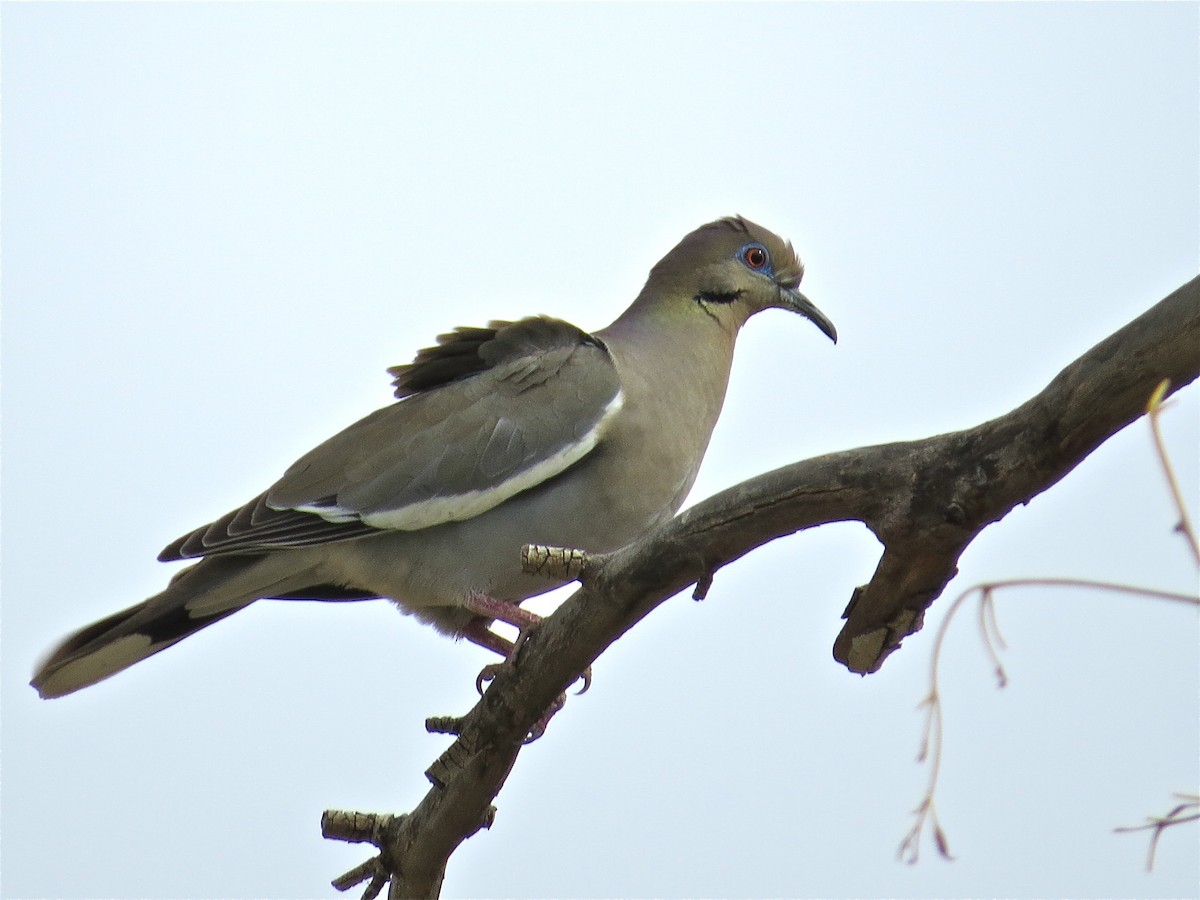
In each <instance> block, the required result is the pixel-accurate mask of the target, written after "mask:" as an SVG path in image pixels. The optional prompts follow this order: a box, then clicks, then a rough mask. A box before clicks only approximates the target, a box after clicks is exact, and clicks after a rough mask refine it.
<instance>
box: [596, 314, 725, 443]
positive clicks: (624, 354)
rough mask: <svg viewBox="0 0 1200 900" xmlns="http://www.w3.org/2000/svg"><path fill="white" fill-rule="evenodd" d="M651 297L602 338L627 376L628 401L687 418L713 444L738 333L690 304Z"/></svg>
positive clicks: (604, 331) (702, 438)
mask: <svg viewBox="0 0 1200 900" xmlns="http://www.w3.org/2000/svg"><path fill="white" fill-rule="evenodd" d="M646 299H647V298H645V297H639V298H638V301H637V302H635V303H634V304H633V305H632V306H631V307H630V308H629V309H627V310H626V311H625V312H624V313H622V314H621V316H620V317H619V318H617V320H616V321H615V322H613V323H612V324H611V325H609V326H608V327H607V328H604V329H602V330H600V331H598V332H596V336H597V337H598V338H600V339H601V340H603V341H604V342H605V343H606V344H607V345H608V347H609V350H610V352H611V353H612V355H613V358H614V360H615V361H616V364H617V367H618V369H619V370H621V372H622V381H623V383H624V387H625V390H626V394H627V396H626V400H627V402H628V401H634V402H636V403H637V404H638V405H639V406H642V407H643V408H645V409H650V408H654V409H656V410H657V411H659V412H658V413H656V414H659V413H660V414H661V415H663V416H664V417H665V418H667V419H671V420H680V419H684V420H687V421H688V422H689V429H694V430H695V434H696V436H697V438H698V439H700V441H701V443H702V444H704V445H707V443H708V436H709V435H710V434H711V432H712V428H713V426H714V425H715V424H716V421H717V417H718V416H719V415H720V413H721V405H722V403H724V400H725V389H726V387H727V386H728V384H729V371H730V367H731V366H732V363H733V345H734V339H735V337H736V332H737V329H736V328H732V329H730V328H728V327H727V325H726V324H725V323H723V322H720V321H718V320H717V319H716V318H714V317H713V316H711V315H709V314H708V313H706V312H705V311H704V310H703V309H701V308H700V307H699V306H698V305H696V304H692V303H690V302H683V303H680V302H672V303H656V302H652V301H651V302H645V301H646Z"/></svg>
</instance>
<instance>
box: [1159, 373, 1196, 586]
mask: <svg viewBox="0 0 1200 900" xmlns="http://www.w3.org/2000/svg"><path fill="white" fill-rule="evenodd" d="M1170 387H1171V380H1170V379H1169V378H1164V379H1163V380H1162V381H1161V382H1159V384H1158V387H1157V388H1155V389H1154V393H1153V394H1151V395H1150V402H1149V403H1147V404H1146V415H1147V417H1148V418H1149V419H1150V433H1151V434H1152V435H1153V437H1154V449H1155V450H1157V451H1158V461H1159V464H1160V465H1161V466H1162V470H1163V475H1165V476H1166V479H1167V487H1168V488H1169V489H1170V491H1171V499H1172V500H1174V501H1175V508H1176V509H1177V510H1178V511H1179V522H1178V524H1177V525H1176V526H1175V529H1176V530H1177V531H1179V532H1180V533H1181V534H1182V535H1183V536H1184V538H1186V539H1187V542H1188V547H1189V548H1190V549H1191V551H1192V556H1193V557H1195V560H1196V563H1197V565H1200V539H1197V537H1196V529H1195V527H1194V526H1193V525H1192V520H1191V518H1190V517H1189V516H1188V511H1187V505H1186V504H1185V503H1184V502H1183V491H1181V490H1180V489H1179V479H1178V478H1176V477H1175V467H1174V466H1172V465H1171V457H1170V456H1169V455H1168V454H1167V447H1166V444H1164V443H1163V436H1162V431H1161V429H1160V428H1159V423H1158V417H1159V413H1160V412H1161V411H1162V410H1163V409H1164V406H1163V402H1162V401H1163V397H1164V396H1165V395H1166V393H1167V390H1168V389H1169V388H1170Z"/></svg>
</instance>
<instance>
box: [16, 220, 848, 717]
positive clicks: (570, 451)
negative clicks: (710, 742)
mask: <svg viewBox="0 0 1200 900" xmlns="http://www.w3.org/2000/svg"><path fill="white" fill-rule="evenodd" d="M803 271H804V269H803V266H802V265H801V263H800V261H799V260H798V259H797V258H796V254H795V253H794V252H793V250H792V247H791V245H790V244H788V243H786V242H785V241H783V240H782V239H781V238H779V237H777V236H776V235H774V234H772V233H771V232H770V231H767V230H766V229H765V228H762V227H760V226H758V225H755V224H754V223H752V222H748V221H746V220H745V219H742V218H727V219H721V220H719V221H717V222H713V223H710V224H708V225H705V226H703V227H702V228H699V229H697V230H696V231H693V232H692V233H691V234H689V235H688V236H687V237H685V238H684V239H683V240H682V241H681V242H680V243H679V245H678V246H676V247H675V248H674V249H673V250H672V251H671V252H670V253H668V254H667V255H666V256H665V257H664V258H663V259H662V260H661V261H660V262H659V263H658V264H657V265H656V266H655V267H654V268H653V269H652V270H651V271H650V277H649V279H648V280H647V282H646V286H645V287H644V288H643V289H642V291H641V293H640V294H638V296H637V299H635V300H634V301H633V304H632V305H631V306H630V307H629V308H628V309H627V310H625V312H623V313H622V314H621V315H620V316H619V317H618V318H617V320H616V321H615V322H613V323H612V324H611V325H609V326H608V327H607V328H604V329H602V330H600V331H597V332H596V333H595V334H588V333H587V332H585V331H582V330H580V329H579V328H576V327H575V326H573V325H569V324H567V323H566V322H563V321H560V320H558V319H552V318H547V317H544V316H539V317H534V318H528V319H522V320H520V321H518V322H492V323H491V324H490V325H489V326H488V327H487V328H459V329H457V330H456V331H454V332H453V333H451V334H447V335H442V336H441V337H440V338H439V339H438V345H437V346H436V347H430V348H428V349H425V350H422V351H420V352H419V353H418V354H417V357H416V360H415V361H414V362H412V363H411V364H409V365H406V366H398V367H396V368H394V369H391V370H390V373H391V374H392V375H393V376H395V382H394V386H395V395H396V397H397V398H399V400H398V402H395V403H393V404H391V405H390V406H387V407H385V408H383V409H381V410H378V411H377V412H375V413H372V414H371V415H369V416H367V417H366V418H365V419H362V420H361V421H359V422H356V423H355V424H353V425H351V426H350V427H349V428H347V429H346V430H345V431H343V432H341V433H340V434H337V435H335V436H334V437H332V438H330V439H329V440H327V441H325V443H323V444H321V445H320V446H319V447H317V448H316V449H315V450H312V451H311V452H310V453H308V454H306V455H305V456H303V457H301V458H300V459H299V460H298V461H297V462H296V463H295V464H293V465H292V466H291V468H289V469H288V470H287V471H286V472H285V473H284V475H283V477H282V478H281V479H280V480H279V481H277V482H276V483H275V484H274V485H272V486H271V487H270V488H269V489H268V490H267V491H266V492H265V493H263V494H260V495H259V496H258V497H256V498H254V499H253V500H251V501H250V502H249V503H247V504H246V505H245V506H242V507H240V508H238V509H236V510H234V511H233V512H231V513H229V514H228V515H226V516H224V517H222V518H220V519H218V520H217V521H216V522H213V523H212V524H211V525H207V526H205V527H203V528H199V529H197V530H196V531H193V532H192V533H191V534H188V535H186V536H184V537H182V538H180V539H179V540H177V541H175V542H174V543H172V544H171V545H170V546H168V547H167V548H166V549H165V550H163V552H162V553H161V554H159V559H160V560H164V561H171V560H183V559H194V558H198V557H199V558H200V561H199V562H198V563H196V564H194V565H192V566H191V567H189V568H187V569H184V570H183V571H181V572H180V573H179V574H177V575H176V576H175V577H174V578H173V579H172V580H171V583H170V584H169V585H168V586H167V588H166V590H164V591H163V592H162V593H160V594H158V595H156V596H154V597H151V598H150V599H149V600H146V601H145V602H143V603H139V604H137V605H136V606H132V607H130V608H129V609H126V610H124V611H123V612H119V613H116V614H114V615H111V616H109V617H108V618H106V619H102V620H101V621H99V622H96V623H94V624H92V625H89V626H87V627H86V628H84V629H82V630H81V631H79V632H76V633H75V634H73V635H71V636H70V637H68V638H67V639H66V640H65V641H63V642H62V644H61V645H59V646H58V647H57V648H56V649H55V650H54V651H53V652H52V653H51V654H50V656H49V657H48V658H47V659H46V661H45V662H44V663H43V664H42V665H41V666H40V667H39V668H38V670H37V672H36V674H35V675H34V678H33V682H32V684H33V686H34V687H35V688H37V690H38V692H39V693H40V694H41V695H42V696H43V697H59V696H62V695H64V694H69V693H71V692H72V691H77V690H79V689H80V688H83V687H87V686H88V685H91V684H95V683H96V682H97V681H100V680H101V679H104V678H107V677H108V676H110V675H113V674H115V673H116V672H119V671H121V670H122V669H124V668H126V667H128V666H131V665H133V664H134V663H136V662H139V661H141V660H143V659H145V658H146V657H148V656H150V655H152V654H154V653H157V652H158V651H160V650H163V649H166V648H167V647H170V646H171V645H172V644H174V643H176V642H177V641H180V640H183V639H184V638H185V637H187V636H188V635H191V634H194V633H195V632H197V631H199V630H200V629H202V628H204V627H206V626H208V625H211V624H212V623H214V622H216V621H218V620H220V619H223V618H225V616H228V615H230V614H231V613H235V612H237V611H238V610H239V609H243V608H244V607H246V606H248V605H250V604H251V603H253V602H254V601H255V600H258V599H262V598H282V599H297V600H300V599H311V600H357V599H367V598H376V597H385V598H388V599H391V600H393V601H394V602H395V603H396V604H397V605H398V606H399V607H400V608H401V609H402V610H403V611H405V612H409V613H412V614H413V615H415V616H416V617H417V618H418V619H421V620H422V621H425V622H428V623H429V624H431V625H433V626H434V627H435V628H437V629H438V630H440V631H442V632H445V633H448V634H453V635H463V636H466V637H468V638H470V639H471V640H473V641H475V642H476V643H479V644H482V645H483V646H486V647H490V648H491V649H493V650H496V651H498V652H501V653H505V652H507V651H508V650H510V649H511V644H510V643H509V642H508V641H506V640H504V639H503V638H500V637H499V636H497V635H495V634H494V633H493V632H491V631H490V630H488V627H487V626H488V625H490V624H491V622H492V621H494V620H497V619H499V620H502V621H507V622H510V623H512V624H515V625H518V626H519V627H525V626H527V625H528V624H529V623H530V622H532V621H534V620H535V619H536V617H535V616H533V614H531V613H528V612H525V611H524V610H521V609H520V607H519V606H518V605H517V604H519V603H520V602H521V601H523V600H525V599H527V598H529V597H533V596H535V595H537V594H541V593H544V592H545V591H548V590H550V589H552V588H554V587H557V586H558V585H559V584H561V582H556V581H553V580H549V579H546V578H542V577H537V576H533V575H529V574H525V573H523V572H522V569H521V560H520V549H521V547H522V545H524V544H547V545H551V546H558V547H569V548H573V549H580V550H584V551H588V552H594V553H595V552H606V551H610V550H615V549H618V548H620V547H622V546H624V545H626V544H628V543H630V542H632V541H634V540H635V539H637V538H638V537H640V536H641V535H643V534H645V533H646V532H647V531H648V530H649V529H651V528H652V527H653V526H655V525H657V524H659V523H660V522H663V521H664V520H666V519H667V518H668V517H670V516H672V515H674V514H675V512H676V511H677V510H678V508H679V506H680V504H681V503H682V502H683V499H684V497H685V496H686V495H687V493H688V490H689V489H690V488H691V486H692V483H693V482H694V481H695V478H696V473H697V471H698V470H699V468H700V462H701V459H702V458H703V456H704V451H705V449H706V448H707V446H708V441H709V437H710V435H711V434H712V430H713V426H714V425H716V422H717V416H718V414H719V413H720V411H721V404H722V401H723V400H724V397H725V388H726V384H727V383H728V380H729V370H730V365H731V363H732V360H733V346H734V339H735V338H736V336H737V333H738V330H739V329H740V328H741V326H742V325H743V324H744V323H745V322H746V320H747V319H749V318H750V317H751V316H752V315H754V314H755V313H757V312H760V311H761V310H764V309H770V308H776V309H786V310H791V311H792V312H796V313H799V314H800V315H802V316H806V317H807V318H809V319H810V320H812V321H813V322H814V323H815V324H816V325H817V327H818V328H820V329H821V331H823V332H824V333H825V334H826V335H828V336H829V337H830V338H831V339H833V340H835V341H836V340H837V333H836V331H835V330H834V327H833V324H832V323H831V322H830V321H829V320H828V319H827V318H826V317H825V316H824V315H823V314H822V313H821V312H820V310H818V309H817V308H816V307H815V306H814V305H813V304H812V303H811V302H810V301H809V300H808V299H807V298H806V297H805V296H804V295H803V294H801V293H800V292H799V290H798V289H797V286H798V285H799V283H800V278H801V275H802V274H803Z"/></svg>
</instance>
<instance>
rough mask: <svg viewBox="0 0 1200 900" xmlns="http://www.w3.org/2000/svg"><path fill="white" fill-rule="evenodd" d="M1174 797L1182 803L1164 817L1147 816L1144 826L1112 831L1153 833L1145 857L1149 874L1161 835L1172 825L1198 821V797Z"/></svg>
mask: <svg viewBox="0 0 1200 900" xmlns="http://www.w3.org/2000/svg"><path fill="white" fill-rule="evenodd" d="M1175 797H1176V798H1177V799H1179V800H1182V801H1183V802H1182V803H1180V804H1179V805H1177V806H1175V807H1174V808H1173V809H1172V810H1171V811H1170V812H1168V813H1167V814H1166V815H1165V816H1147V817H1146V824H1145V825H1128V826H1125V827H1123V828H1114V829H1113V831H1115V832H1118V833H1120V834H1127V833H1129V832H1132V831H1147V830H1152V831H1153V832H1154V833H1153V834H1151V835H1150V850H1149V852H1148V853H1147V855H1146V871H1147V872H1150V871H1153V869H1154V853H1155V851H1156V850H1157V849H1158V839H1159V838H1160V837H1162V833H1163V832H1164V831H1166V830H1167V829H1168V828H1170V827H1171V826H1172V825H1182V824H1184V823H1185V822H1196V821H1200V795H1198V794H1176V795H1175Z"/></svg>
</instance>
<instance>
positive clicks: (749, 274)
mask: <svg viewBox="0 0 1200 900" xmlns="http://www.w3.org/2000/svg"><path fill="white" fill-rule="evenodd" d="M803 276H804V265H803V264H802V263H801V262H800V260H799V259H798V258H797V257H796V252H795V251H794V250H793V249H792V245H791V244H790V243H788V242H787V241H785V240H784V239H783V238H781V237H779V236H778V235H777V234H774V233H773V232H770V231H768V230H767V229H766V228H763V227H762V226H761V225H756V224H754V223H753V222H750V221H748V220H747V219H743V218H742V217H741V216H734V217H730V218H726V219H718V220H717V221H716V222H710V223H709V224H707V225H703V226H701V227H700V228H697V229H696V230H695V231H693V232H692V233H691V234H689V235H688V236H687V237H685V238H684V239H683V240H682V241H680V242H679V244H678V245H676V247H675V248H674V249H673V250H672V251H671V252H670V253H668V254H667V255H666V256H664V257H663V258H662V259H661V260H660V261H659V263H658V264H657V265H656V266H655V267H654V268H653V269H651V271H650V278H649V280H648V281H647V282H646V287H645V288H644V289H643V291H642V297H641V298H639V299H644V301H652V302H653V301H657V302H660V303H661V302H666V303H671V304H673V305H677V304H678V303H679V301H680V300H681V299H684V300H685V301H686V302H687V304H688V305H689V308H690V309H691V310H692V312H693V313H702V314H705V315H708V316H711V317H712V318H713V319H714V320H716V322H717V323H719V324H720V325H722V326H723V327H724V328H725V329H726V330H727V331H730V332H735V331H736V330H737V329H738V328H740V327H741V326H742V325H743V324H745V322H746V320H747V319H749V318H750V317H751V316H752V315H754V314H755V313H757V312H761V311H762V310H764V309H786V310H790V311H792V312H795V313H799V314H800V315H802V316H804V317H805V318H807V319H809V320H810V321H811V322H812V323H813V324H814V325H816V326H817V327H818V328H819V329H821V331H822V332H824V333H825V334H826V335H827V336H828V337H829V339H830V340H832V341H834V342H835V343H836V342H837V329H836V328H834V326H833V323H832V322H831V321H829V319H828V318H827V317H826V316H825V314H824V313H822V312H821V311H820V310H819V309H817V307H816V305H815V304H813V302H812V301H811V300H809V299H808V298H807V297H805V296H804V295H803V294H802V293H800V290H799V286H800V279H801V278H802V277H803Z"/></svg>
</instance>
